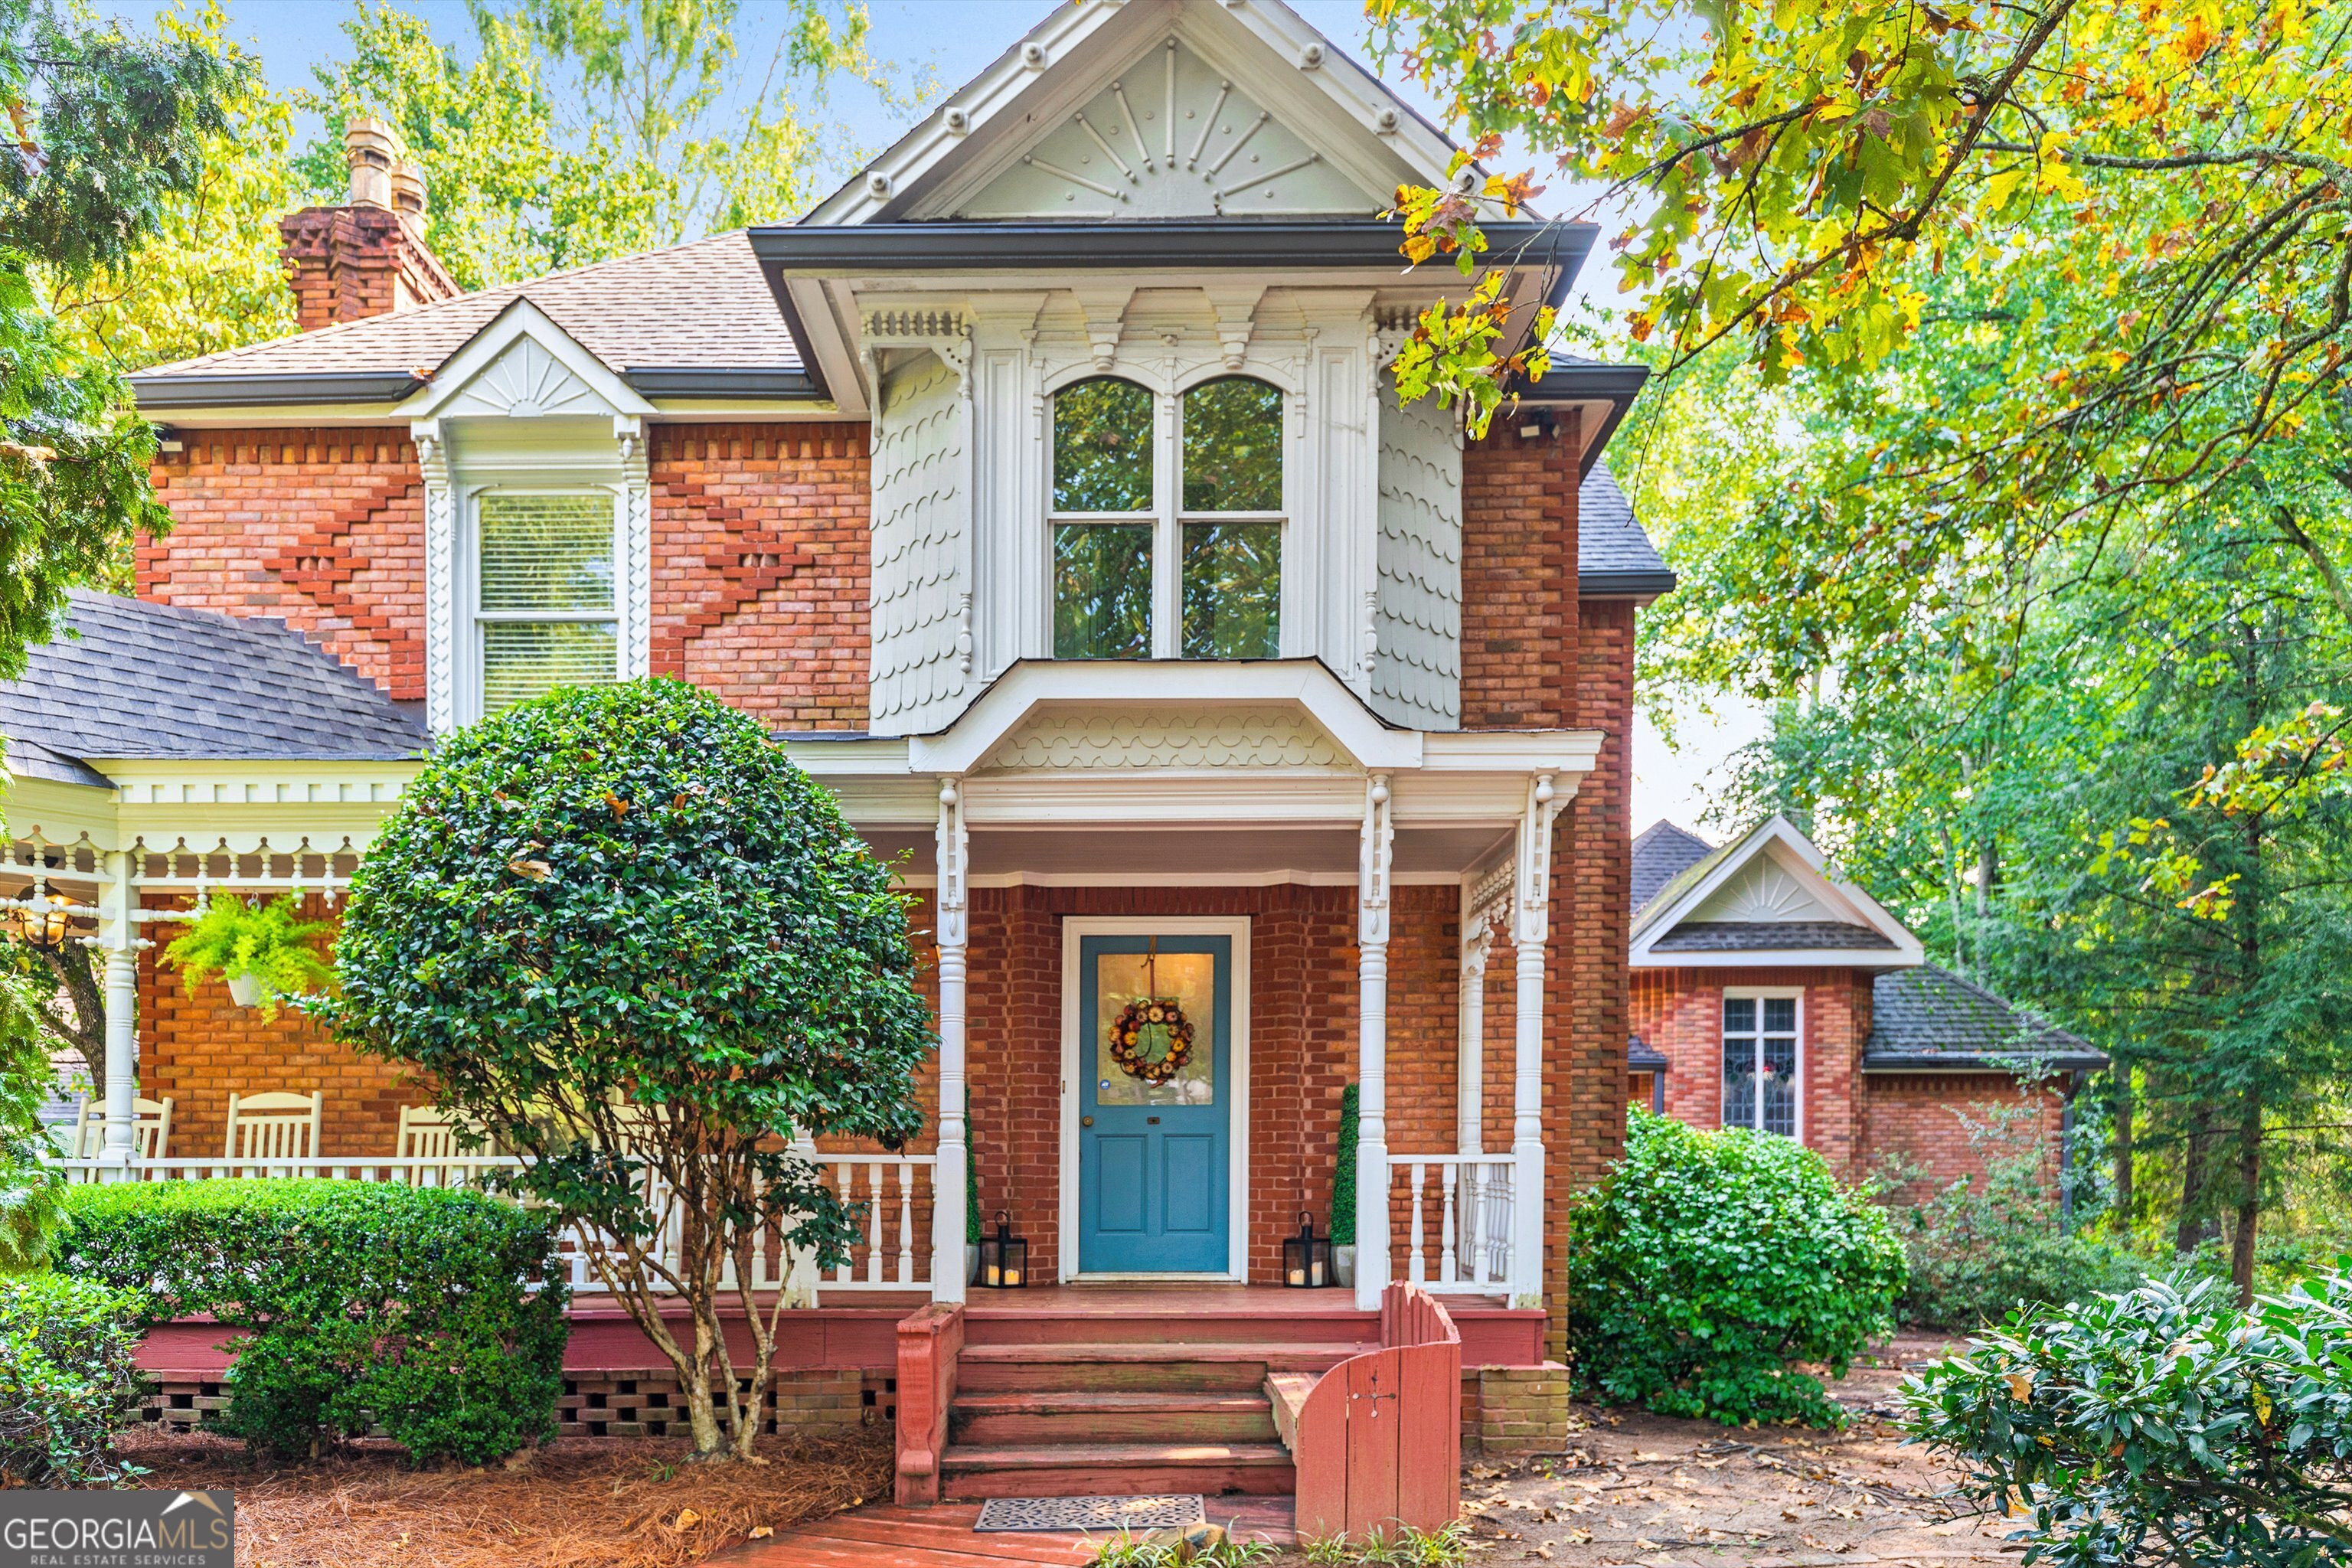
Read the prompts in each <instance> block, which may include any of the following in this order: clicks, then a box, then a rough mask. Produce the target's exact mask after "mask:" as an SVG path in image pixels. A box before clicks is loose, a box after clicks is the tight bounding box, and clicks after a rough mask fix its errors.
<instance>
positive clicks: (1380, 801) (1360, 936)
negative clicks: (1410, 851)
mask: <svg viewBox="0 0 2352 1568" xmlns="http://www.w3.org/2000/svg"><path fill="white" fill-rule="evenodd" d="M1395 846H1396V822H1395V820H1394V817H1393V816H1392V815H1391V805H1390V802H1389V776H1388V774H1386V773H1374V774H1373V775H1372V776H1371V777H1370V779H1369V780H1367V781H1366V782H1365V784H1364V833H1363V844H1362V848H1361V855H1360V859H1359V861H1358V863H1357V872H1356V940H1357V941H1358V942H1360V943H1361V944H1363V945H1364V946H1366V947H1372V946H1385V945H1387V942H1388V940H1389V877H1390V864H1391V857H1392V852H1393V850H1394V848H1395Z"/></svg>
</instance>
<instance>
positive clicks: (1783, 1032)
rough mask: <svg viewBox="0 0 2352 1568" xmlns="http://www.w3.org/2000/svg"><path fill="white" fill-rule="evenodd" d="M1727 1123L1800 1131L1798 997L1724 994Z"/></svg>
mask: <svg viewBox="0 0 2352 1568" xmlns="http://www.w3.org/2000/svg"><path fill="white" fill-rule="evenodd" d="M1723 1124H1724V1125H1725V1126H1726V1127H1753V1128H1755V1129H1757V1130H1758V1131H1762V1132H1778V1133H1780V1134H1781V1135H1783V1136H1784V1137H1789V1138H1794V1137H1795V1136H1796V1135H1797V998H1796V997H1794V996H1793V995H1787V994H1782V995H1777V996H1776V995H1770V994H1756V995H1748V996H1740V995H1735V994H1729V993H1726V994H1725V995H1724V998H1723Z"/></svg>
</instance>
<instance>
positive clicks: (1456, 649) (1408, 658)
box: [1372, 385, 1462, 730]
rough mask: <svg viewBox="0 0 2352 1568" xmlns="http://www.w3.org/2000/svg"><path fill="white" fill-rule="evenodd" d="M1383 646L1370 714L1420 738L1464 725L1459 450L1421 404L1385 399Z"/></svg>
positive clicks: (1455, 437) (1435, 411)
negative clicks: (1423, 733)
mask: <svg viewBox="0 0 2352 1568" xmlns="http://www.w3.org/2000/svg"><path fill="white" fill-rule="evenodd" d="M1380 486H1381V504H1380V528H1381V541H1380V554H1379V564H1380V598H1379V601H1378V606H1379V611H1380V639H1379V648H1378V651H1377V654H1376V656H1375V658H1374V659H1373V661H1372V707H1373V709H1374V710H1376V711H1378V712H1379V713H1380V715H1381V717H1382V718H1384V719H1390V720H1392V721H1395V722H1397V723H1400V724H1409V725H1411V726H1412V727H1413V728H1415V729H1422V730H1454V729H1459V728H1460V727H1461V723H1462V441H1461V436H1460V433H1459V431H1458V430H1457V429H1456V427H1455V425H1454V418H1453V416H1451V415H1449V414H1447V413H1445V412H1444V411H1443V410H1441V409H1439V408H1438V406H1437V405H1436V404H1435V403H1434V402H1433V401H1430V400H1427V399H1424V400H1423V401H1421V402H1419V403H1416V404H1414V405H1412V406H1411V407H1410V408H1403V409H1400V408H1398V407H1397V406H1396V402H1395V393H1394V391H1393V389H1392V388H1390V387H1387V386H1385V385H1384V386H1383V388H1382V392H1381V464H1380Z"/></svg>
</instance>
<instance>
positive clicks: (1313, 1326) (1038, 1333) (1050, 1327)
mask: <svg viewBox="0 0 2352 1568" xmlns="http://www.w3.org/2000/svg"><path fill="white" fill-rule="evenodd" d="M1380 1333H1381V1321H1380V1314H1378V1313H1376V1312H1365V1311H1360V1310H1357V1309H1355V1308H1353V1307H1345V1308H1338V1307H1323V1308H1313V1309H1304V1310H1296V1309H1295V1310H1289V1311H1282V1312H1272V1311H1266V1310H1255V1311H1248V1312H1243V1311H1235V1310H1231V1309H1225V1308H1217V1307H1211V1308H1207V1309H1202V1308H1199V1307H1194V1308H1192V1310H1186V1309H1184V1308H1182V1307H1159V1306H1148V1307H1135V1306H1131V1305H1128V1304H1124V1303H1122V1305H1121V1306H1120V1308H1119V1309H1118V1310H1116V1311H1101V1312H1097V1311H1087V1310H1077V1309H1072V1310H1066V1311H1054V1312H1036V1311H1031V1310H1021V1309H1013V1308H1005V1307H989V1306H971V1307H967V1308H966V1309H965V1310H964V1343H966V1344H968V1345H1008V1344H1134V1343H1150V1344H1167V1343H1171V1342H1184V1343H1195V1344H1201V1343H1205V1344H1265V1343H1274V1344H1334V1343H1336V1344H1354V1343H1358V1342H1361V1341H1364V1340H1368V1339H1371V1340H1377V1339H1378V1338H1380Z"/></svg>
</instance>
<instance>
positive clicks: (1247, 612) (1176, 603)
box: [1050, 375, 1285, 658]
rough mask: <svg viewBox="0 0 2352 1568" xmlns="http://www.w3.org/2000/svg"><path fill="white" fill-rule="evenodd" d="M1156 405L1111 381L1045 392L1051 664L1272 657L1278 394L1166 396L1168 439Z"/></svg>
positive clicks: (1251, 387)
mask: <svg viewBox="0 0 2352 1568" xmlns="http://www.w3.org/2000/svg"><path fill="white" fill-rule="evenodd" d="M1162 401H1163V400H1162V399H1160V397H1158V396H1156V395H1153V394H1152V393H1151V391H1150V389H1148V388H1146V387H1144V386H1141V385H1139V384H1137V383H1135V382H1132V381H1127V380H1124V379H1122V378H1120V377H1118V376H1096V377H1092V378H1090V379H1088V380H1086V381H1081V382H1076V383H1075V384H1071V385H1069V386H1066V387H1064V388H1063V389H1062V390H1061V391H1059V392H1057V393H1055V395H1054V471H1053V513H1052V517H1051V519H1050V521H1051V523H1052V530H1053V573H1054V584H1053V589H1054V657H1055V658H1276V657H1278V656H1279V654H1280V651H1281V642H1282V534H1283V524H1284V521H1285V518H1284V514H1283V501H1282V479H1283V476H1282V441H1283V395H1282V391H1281V389H1280V388H1279V387H1276V386H1272V385H1269V384H1267V383H1265V382H1263V381H1257V380H1254V379H1252V378H1250V377H1248V376H1239V375H1229V376H1219V377H1217V378H1216V379H1214V380H1212V381H1205V382H1202V383H1201V384H1198V385H1196V386H1193V387H1191V388H1189V389H1187V390H1186V391H1185V392H1184V393H1183V394H1182V395H1181V396H1178V397H1176V398H1174V399H1173V400H1172V403H1173V407H1174V412H1175V420H1176V428H1175V430H1174V431H1173V432H1172V434H1169V433H1163V431H1162V430H1161V427H1160V405H1161V404H1162ZM1162 451H1170V452H1172V454H1173V456H1174V458H1175V459H1176V461H1175V468H1176V469H1177V476H1176V479H1175V482H1174V483H1173V484H1172V485H1171V484H1167V483H1164V482H1163V476H1162V473H1161V470H1162V468H1164V467H1165V466H1166V465H1163V464H1162V463H1160V462H1159V461H1158V460H1157V455H1158V454H1159V453H1160V452H1162Z"/></svg>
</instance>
